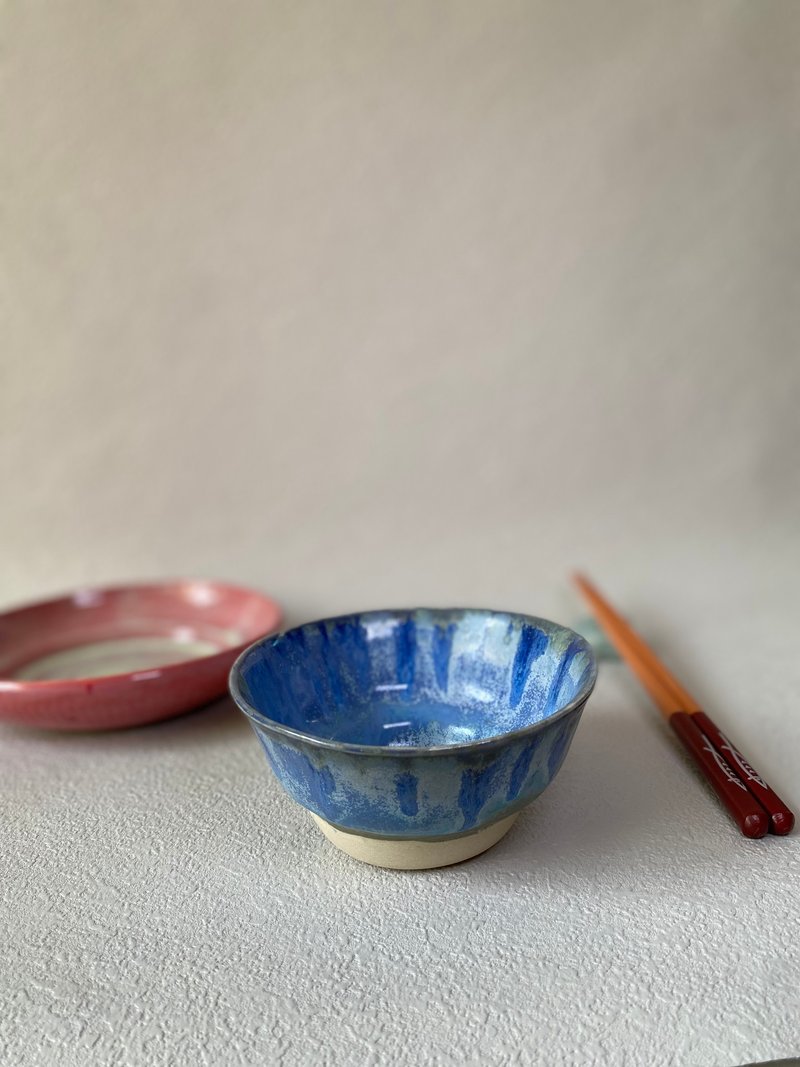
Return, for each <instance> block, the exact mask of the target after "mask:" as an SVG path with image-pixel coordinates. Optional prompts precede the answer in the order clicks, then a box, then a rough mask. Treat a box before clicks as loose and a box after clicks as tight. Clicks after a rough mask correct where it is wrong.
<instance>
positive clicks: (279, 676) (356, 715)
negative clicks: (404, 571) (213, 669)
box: [230, 608, 597, 869]
mask: <svg viewBox="0 0 800 1067" xmlns="http://www.w3.org/2000/svg"><path fill="white" fill-rule="evenodd" d="M596 674H597V668H596V664H595V660H594V656H593V654H592V650H591V648H590V646H589V644H588V643H587V642H586V641H585V640H584V638H582V637H580V636H579V635H578V634H576V633H574V632H573V631H572V630H569V629H567V628H566V627H564V626H559V625H558V624H557V623H554V622H549V621H548V620H546V619H540V618H535V617H532V616H527V615H518V614H511V613H508V612H502V611H488V610H483V609H470V608H467V609H453V610H448V609H427V608H417V609H414V610H398V611H370V612H363V613H361V614H356V615H347V616H342V617H339V618H333V619H324V620H321V621H318V622H312V623H308V624H306V625H305V626H299V627H297V628H295V629H293V630H289V631H288V632H286V633H284V634H281V635H279V636H277V637H268V638H265V639H263V640H261V641H258V642H257V643H256V644H254V645H253V646H252V647H250V648H249V649H247V651H245V652H244V653H243V654H242V655H241V656H240V657H239V659H238V660H237V661H236V663H235V664H234V666H233V668H232V670H231V676H230V689H231V694H232V696H233V699H234V700H235V702H236V704H237V705H238V706H239V708H240V709H241V710H242V711H243V712H244V713H245V715H246V716H247V717H248V719H249V720H250V723H251V725H252V726H253V729H254V730H255V732H256V735H257V736H258V738H259V740H260V741H261V743H262V745H263V747H264V750H265V752H266V755H267V758H268V760H269V762H270V765H271V766H272V769H273V771H274V772H275V774H276V776H277V778H278V780H279V781H280V783H281V784H282V786H283V787H284V788H285V789H286V791H287V792H288V793H289V795H290V796H291V797H292V798H293V799H294V800H296V801H297V802H298V803H299V804H301V805H302V806H303V807H305V808H307V809H308V810H309V811H310V812H311V813H312V815H313V816H314V817H315V819H316V821H317V823H318V825H319V826H320V827H321V829H322V830H323V832H324V833H325V834H326V836H327V837H329V838H330V839H331V840H332V841H333V842H334V844H336V845H337V847H339V848H342V849H344V851H346V852H349V853H350V854H351V855H354V856H356V857H357V858H359V859H363V860H365V861H367V862H370V863H375V864H378V865H379V866H386V867H396V868H403V869H412V868H424V867H437V866H443V865H445V864H448V863H456V862H459V861H460V860H463V859H468V858H469V857H470V856H474V855H477V854H478V853H480V852H483V851H484V850H485V849H487V848H489V847H490V846H491V845H493V844H494V843H495V842H496V841H498V840H499V839H500V838H501V837H502V836H503V834H504V833H505V832H506V831H507V830H508V829H510V827H511V825H512V823H513V821H514V819H515V817H516V815H517V813H518V812H519V811H520V810H521V809H522V808H523V807H525V806H526V805H527V804H529V803H530V802H531V801H532V800H534V799H535V798H536V797H537V796H538V795H539V794H540V793H541V792H542V791H543V790H544V789H545V788H546V787H547V786H548V785H549V783H550V782H551V781H552V780H553V778H554V777H555V775H556V774H557V773H558V769H559V767H560V766H561V764H562V762H563V760H564V757H565V756H566V753H567V750H568V748H569V745H570V743H571V741H572V737H573V734H574V732H575V729H576V727H577V725H578V721H579V719H580V716H581V712H582V711H583V708H584V705H585V704H586V701H587V700H588V698H589V695H590V693H591V691H592V689H593V687H594V683H595V678H596Z"/></svg>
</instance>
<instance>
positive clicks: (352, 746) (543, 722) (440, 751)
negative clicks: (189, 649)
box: [228, 607, 597, 759]
mask: <svg viewBox="0 0 800 1067" xmlns="http://www.w3.org/2000/svg"><path fill="white" fill-rule="evenodd" d="M420 612H430V613H431V614H436V613H441V614H443V615H446V614H451V615H455V614H459V613H464V614H466V613H474V614H476V615H486V616H492V615H504V616H507V617H509V618H513V619H518V620H522V621H523V622H525V623H533V624H534V625H537V624H539V623H545V624H546V626H547V627H549V628H555V629H556V630H560V631H562V632H563V633H566V634H569V635H571V637H572V639H573V640H577V641H578V642H579V643H580V644H582V645H583V646H584V648H585V650H586V652H587V653H588V655H589V673H588V675H587V677H586V680H585V681H584V683H583V685H582V686H581V688H580V689H579V691H578V693H577V694H576V695H575V696H574V697H573V698H572V700H570V701H569V702H568V703H567V704H565V705H564V706H563V707H561V708H558V710H557V711H554V712H553V714H552V715H548V716H547V717H546V718H544V719H540V720H539V722H534V723H531V724H530V725H529V726H523V727H521V728H520V729H519V730H509V731H506V732H505V733H502V734H495V735H494V736H493V737H484V738H481V739H480V740H478V741H461V742H458V743H455V744H452V745H365V744H361V743H359V742H355V741H336V740H333V739H331V738H326V737H316V736H315V735H314V734H309V733H306V732H305V731H303V730H296V729H295V728H294V727H292V726H285V725H284V724H283V723H280V722H276V721H275V720H274V719H270V718H268V717H267V716H266V715H265V714H264V712H262V711H259V710H258V709H257V708H255V707H254V706H253V705H252V704H251V703H250V701H249V700H248V699H247V698H246V697H245V696H244V695H243V693H242V690H241V686H240V684H239V680H240V678H241V676H242V664H243V662H244V660H245V658H246V657H247V656H248V655H250V653H251V652H253V651H254V650H255V649H256V648H259V647H260V646H262V645H265V644H267V643H268V642H270V641H275V640H278V639H279V638H281V637H284V636H286V635H287V634H290V633H294V632H295V631H297V630H304V629H306V628H307V627H309V626H319V625H321V624H323V623H325V624H329V623H336V622H341V621H343V620H345V619H352V618H354V617H355V616H359V617H365V616H367V617H369V616H373V617H374V616H378V615H416V614H419V613H420ZM596 682H597V657H596V656H595V654H594V649H593V648H592V646H591V644H590V643H589V642H588V641H587V640H586V638H585V637H583V636H582V635H581V634H579V633H577V632H576V631H575V630H573V629H571V628H570V627H569V626H564V625H562V624H561V623H559V622H554V621H553V620H552V619H546V618H544V616H541V615H527V614H525V613H524V612H518V611H503V610H502V609H499V608H462V607H458V608H441V607H439V608H430V607H416V608H375V609H370V610H368V611H350V612H346V613H344V614H342V615H330V616H325V617H324V618H319V619H311V620H309V621H308V622H304V623H301V624H300V625H299V626H292V627H290V628H289V629H288V630H282V631H281V632H280V633H277V634H275V633H273V634H267V635H265V636H264V637H261V638H259V639H258V640H256V641H254V642H253V643H252V644H251V645H249V646H248V647H247V648H246V649H244V651H243V652H241V653H240V654H239V655H238V656H237V657H236V660H235V661H234V663H233V666H232V667H231V669H230V673H229V675H228V688H229V690H230V694H231V696H232V697H233V701H234V703H235V704H236V705H237V707H238V708H239V710H240V711H241V712H243V713H244V714H245V715H246V716H247V718H248V719H249V720H250V722H251V723H252V724H254V725H255V726H258V727H260V728H261V729H263V730H265V731H266V732H267V733H272V734H277V735H278V737H283V738H288V739H289V740H292V741H301V742H303V743H304V744H309V745H312V746H314V747H315V748H321V749H327V750H329V751H335V752H346V753H348V754H350V755H365V756H391V757H399V758H401V759H403V758H409V757H417V758H418V757H420V756H442V755H458V754H459V753H463V752H467V751H470V750H473V749H481V750H484V749H488V748H497V747H499V746H501V745H507V744H509V743H512V742H514V741H518V740H523V739H524V738H526V737H530V736H532V735H533V734H535V733H538V732H539V731H540V730H542V729H544V728H545V726H549V725H550V724H551V723H554V722H557V721H558V720H559V719H563V718H565V717H566V716H567V715H569V714H570V712H573V711H575V710H576V709H578V708H580V707H582V706H583V705H584V704H585V703H586V701H587V700H588V699H589V697H590V696H591V695H592V691H593V689H594V687H595V683H596Z"/></svg>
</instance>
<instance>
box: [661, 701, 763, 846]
mask: <svg viewBox="0 0 800 1067" xmlns="http://www.w3.org/2000/svg"><path fill="white" fill-rule="evenodd" d="M669 724H670V726H671V727H672V729H673V730H674V731H675V733H676V734H677V735H678V737H679V738H680V740H681V741H682V743H683V745H684V747H685V748H686V749H687V751H688V752H689V754H690V755H691V757H692V759H693V760H694V761H695V763H696V764H697V766H698V767H699V768H700V770H701V771H702V772H703V774H704V775H705V776H706V778H707V779H708V781H709V782H710V783H711V785H712V786H713V787H714V791H715V793H716V794H717V796H718V797H719V799H720V800H721V801H722V803H723V804H724V805H725V807H726V808H727V809H728V811H729V812H730V813H731V815H732V816H733V818H734V819H735V821H736V824H737V825H738V827H739V829H740V830H741V831H742V833H743V834H744V835H745V837H763V836H764V834H765V833H766V832H767V830H768V828H769V818H768V817H767V813H766V812H765V811H764V809H763V808H762V807H761V805H760V804H759V803H758V801H757V800H756V799H755V797H753V796H751V794H750V792H749V791H748V788H747V786H746V785H745V784H744V782H743V781H742V780H741V778H740V777H739V776H738V775H737V774H736V772H735V771H734V770H733V768H732V767H731V766H730V764H729V763H728V762H727V761H726V760H725V758H724V757H723V756H722V755H721V754H720V753H719V752H717V750H716V749H715V748H714V746H713V744H712V743H711V741H710V740H709V739H708V737H706V735H705V734H704V733H703V731H702V730H701V729H700V727H699V726H698V725H697V724H696V723H695V722H694V718H693V716H692V715H689V714H688V713H687V712H685V711H676V712H675V713H674V714H673V715H670V718H669Z"/></svg>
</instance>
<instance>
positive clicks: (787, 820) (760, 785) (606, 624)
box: [574, 574, 794, 837]
mask: <svg viewBox="0 0 800 1067" xmlns="http://www.w3.org/2000/svg"><path fill="white" fill-rule="evenodd" d="M574 581H575V584H576V586H577V587H578V589H579V590H580V592H581V593H582V595H583V596H584V598H585V599H586V601H587V602H588V604H589V605H590V607H591V609H592V611H593V613H594V615H595V618H596V619H597V621H598V623H599V624H600V626H601V628H602V629H603V631H604V632H605V634H606V636H607V637H608V639H609V640H610V641H611V643H612V644H613V645H614V647H615V648H616V649H617V651H618V652H619V654H620V656H622V658H623V659H624V660H625V662H626V663H627V664H628V666H629V667H630V668H631V670H632V671H633V673H634V674H635V675H636V676H637V678H638V679H639V680H640V682H641V683H642V685H643V686H644V687H645V689H647V691H648V693H649V694H650V696H651V697H652V698H653V700H654V701H655V703H656V704H657V706H658V707H659V709H660V710H661V711H662V712H663V714H664V715H665V716H666V717H667V719H668V720H669V724H670V726H671V727H672V729H673V730H674V731H675V733H676V734H677V735H678V737H679V738H680V740H681V742H682V743H683V745H684V746H685V747H686V748H687V749H688V751H689V752H690V754H691V755H692V758H693V759H694V760H695V762H696V763H697V764H698V766H699V767H700V769H701V770H702V771H703V774H704V775H705V777H706V778H707V779H708V780H709V782H710V783H711V785H712V786H713V787H714V789H715V791H716V793H717V795H718V796H719V798H720V799H721V800H722V802H723V803H724V804H725V806H726V807H727V808H728V810H729V812H730V813H731V815H733V817H734V819H735V820H736V822H737V824H738V825H739V827H740V829H741V831H742V833H743V834H745V836H747V837H763V836H764V834H765V833H766V831H767V829H769V830H770V831H771V832H772V833H774V834H788V833H789V832H790V830H791V829H792V827H793V826H794V815H793V814H792V812H791V810H790V809H789V807H788V805H786V804H785V803H784V802H783V801H782V800H781V798H780V797H779V796H778V795H777V793H775V791H774V790H772V789H771V788H770V787H769V786H768V785H767V783H766V782H765V781H764V779H763V778H762V777H761V775H759V774H758V773H757V772H756V771H755V770H754V769H753V768H752V766H751V765H750V764H749V763H748V761H747V760H746V759H745V758H744V756H743V755H742V754H741V752H740V751H739V750H738V749H737V748H735V747H734V746H733V744H732V743H731V742H730V741H729V740H728V738H727V737H726V736H725V735H724V734H723V733H722V731H721V730H720V729H719V728H718V727H717V726H716V724H715V723H714V722H713V721H712V720H711V719H710V718H709V717H708V716H707V715H706V714H705V712H704V711H703V710H702V709H701V707H700V705H699V704H698V703H697V701H696V700H695V699H694V697H693V696H692V695H691V694H690V693H689V692H688V691H687V690H686V689H684V688H683V686H682V685H681V684H680V682H679V681H678V679H677V678H675V676H674V675H673V674H671V673H670V672H669V671H668V670H667V668H666V667H665V666H664V664H663V663H662V662H661V661H660V660H659V659H658V657H657V656H656V654H655V653H654V652H653V650H652V649H651V648H649V647H648V646H647V645H646V644H645V642H644V641H643V640H642V639H641V637H639V635H638V634H637V633H636V632H635V631H634V630H632V629H631V627H630V626H629V625H628V624H627V623H626V622H625V620H624V619H623V618H622V617H621V616H620V615H618V614H617V612H616V611H615V610H614V609H613V608H612V607H611V605H610V604H609V603H608V601H606V600H605V599H604V598H603V597H602V596H601V595H600V593H599V592H598V590H597V589H596V588H595V587H594V586H593V585H592V583H591V582H590V581H589V580H588V579H587V578H585V577H583V576H582V575H580V574H578V575H575V576H574ZM726 756H727V757H728V758H726ZM729 759H730V762H729Z"/></svg>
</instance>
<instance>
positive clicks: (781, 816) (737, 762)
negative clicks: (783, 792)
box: [692, 711, 794, 834]
mask: <svg viewBox="0 0 800 1067" xmlns="http://www.w3.org/2000/svg"><path fill="white" fill-rule="evenodd" d="M692 718H693V719H694V722H695V724H696V725H697V726H699V727H700V729H701V730H702V731H703V733H704V734H706V735H707V736H708V737H709V738H710V739H711V743H712V744H713V745H715V746H716V748H717V749H719V751H720V752H721V753H722V754H723V755H724V756H725V758H726V759H727V760H728V761H729V762H730V763H731V764H732V766H733V768H734V770H735V771H736V773H737V774H738V775H739V776H740V777H741V779H742V781H743V782H744V784H745V786H746V787H747V788H748V789H749V790H750V792H751V793H752V794H753V796H754V797H755V798H756V800H757V801H758V802H759V804H760V805H761V807H762V808H763V809H764V810H765V811H766V813H767V815H769V828H770V830H771V831H772V833H773V834H788V833H790V831H791V829H792V827H793V826H794V815H793V814H792V811H791V809H790V808H789V807H788V805H787V804H785V803H784V802H783V801H782V800H781V798H780V797H779V796H778V794H777V793H776V792H775V791H774V790H773V789H770V787H769V786H768V785H767V783H766V782H765V781H764V779H763V778H762V777H761V775H760V774H758V772H757V771H755V770H753V768H752V767H751V766H750V764H749V763H748V762H747V760H746V759H745V758H744V756H743V755H742V754H741V752H740V751H739V750H738V748H734V746H733V745H732V744H731V742H730V741H729V740H728V738H727V737H726V736H725V734H724V733H723V732H722V730H720V729H719V727H717V726H715V725H714V723H713V722H712V721H711V719H709V717H708V716H707V715H706V713H705V712H704V711H696V712H694V714H693V715H692Z"/></svg>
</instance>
